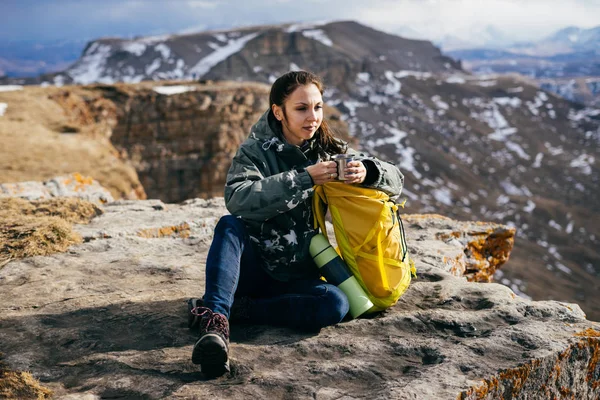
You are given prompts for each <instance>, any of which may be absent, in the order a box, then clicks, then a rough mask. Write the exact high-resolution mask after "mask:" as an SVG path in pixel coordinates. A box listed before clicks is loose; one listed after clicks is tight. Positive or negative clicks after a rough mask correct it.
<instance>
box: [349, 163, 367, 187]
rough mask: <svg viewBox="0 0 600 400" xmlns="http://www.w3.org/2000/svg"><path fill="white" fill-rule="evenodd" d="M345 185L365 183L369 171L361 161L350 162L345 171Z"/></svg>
mask: <svg viewBox="0 0 600 400" xmlns="http://www.w3.org/2000/svg"><path fill="white" fill-rule="evenodd" d="M344 176H345V177H346V179H345V180H344V183H348V184H350V183H363V182H364V181H365V178H366V177H367V169H366V168H365V165H364V164H363V163H362V162H361V161H349V162H348V164H346V169H345V170H344Z"/></svg>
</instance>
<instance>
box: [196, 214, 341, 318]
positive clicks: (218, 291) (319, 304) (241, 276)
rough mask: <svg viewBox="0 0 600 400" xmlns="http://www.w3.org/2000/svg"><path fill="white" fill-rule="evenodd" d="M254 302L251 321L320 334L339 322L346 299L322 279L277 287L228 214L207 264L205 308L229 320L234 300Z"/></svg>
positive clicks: (238, 221) (240, 223)
mask: <svg viewBox="0 0 600 400" xmlns="http://www.w3.org/2000/svg"><path fill="white" fill-rule="evenodd" d="M241 296H246V297H250V298H252V299H253V300H252V302H251V304H252V305H251V307H250V309H249V310H248V311H249V315H248V316H249V318H250V322H254V323H258V324H269V325H281V326H289V327H292V328H298V329H305V330H318V329H320V328H322V327H325V326H328V325H334V324H337V323H338V322H340V321H341V320H342V319H343V318H344V316H345V315H346V313H347V312H348V309H349V304H348V298H347V297H346V295H345V294H344V292H342V291H341V290H340V289H338V288H337V287H336V286H333V285H330V284H328V283H325V282H324V281H322V280H320V279H311V280H300V281H293V282H280V281H278V280H275V279H273V278H272V277H270V276H269V275H268V274H267V273H266V272H265V271H264V270H263V268H262V267H261V264H260V261H259V258H258V257H257V255H256V254H255V251H254V248H253V246H252V244H251V243H250V239H249V236H248V234H247V232H246V226H245V224H244V222H243V221H242V220H241V219H239V218H236V217H234V216H232V215H226V216H224V217H222V218H221V219H220V220H219V222H218V224H217V226H216V227H215V232H214V238H213V241H212V244H211V246H210V250H209V252H208V257H207V260H206V288H205V294H204V297H203V300H204V306H205V307H208V308H210V309H211V310H212V311H214V312H218V313H221V314H223V315H225V316H226V317H227V318H229V313H230V309H231V306H232V304H233V302H234V299H235V297H241Z"/></svg>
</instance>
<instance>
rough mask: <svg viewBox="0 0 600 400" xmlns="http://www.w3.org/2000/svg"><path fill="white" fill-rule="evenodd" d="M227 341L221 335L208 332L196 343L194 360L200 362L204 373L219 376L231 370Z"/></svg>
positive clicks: (195, 362)
mask: <svg viewBox="0 0 600 400" xmlns="http://www.w3.org/2000/svg"><path fill="white" fill-rule="evenodd" d="M227 353H228V348H227V343H225V341H224V340H223V339H222V338H221V336H219V335H217V334H213V333H207V334H206V335H204V336H202V337H201V338H200V339H199V340H198V341H197V342H196V344H195V345H194V350H193V351H192V362H193V363H194V364H200V368H201V370H202V373H204V374H205V375H206V376H208V377H218V376H221V375H223V374H225V373H226V372H229V356H228V354H227Z"/></svg>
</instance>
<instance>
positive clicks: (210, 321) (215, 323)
mask: <svg viewBox="0 0 600 400" xmlns="http://www.w3.org/2000/svg"><path fill="white" fill-rule="evenodd" d="M191 313H192V314H194V315H196V316H198V317H200V332H201V335H202V334H205V333H208V332H216V333H220V334H221V335H224V336H225V338H226V339H229V323H228V322H227V318H225V316H224V315H223V314H220V313H216V312H213V311H212V310H211V309H210V308H206V307H196V308H193V309H192V310H191Z"/></svg>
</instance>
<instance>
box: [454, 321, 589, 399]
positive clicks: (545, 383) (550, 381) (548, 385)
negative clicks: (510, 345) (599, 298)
mask: <svg viewBox="0 0 600 400" xmlns="http://www.w3.org/2000/svg"><path fill="white" fill-rule="evenodd" d="M586 331H587V330H586ZM584 332H585V331H584ZM574 351H576V353H577V356H576V357H575V358H573V357H572V355H573V352H574ZM573 359H576V360H577V361H575V364H573V365H570V364H569V362H571V363H573V362H574V361H573ZM599 363H600V340H598V339H596V338H595V337H587V338H585V339H583V340H580V341H578V342H577V343H574V344H572V345H570V346H568V347H567V348H566V349H565V350H564V351H562V352H560V353H559V354H558V355H557V356H556V357H555V358H552V357H550V358H542V359H535V360H532V361H530V362H527V363H525V364H523V365H520V366H518V367H517V368H510V369H506V370H503V371H500V372H499V373H498V374H497V375H495V376H492V377H490V378H487V379H484V380H483V381H482V383H481V384H480V385H477V386H472V387H470V388H469V389H467V390H465V391H463V392H461V393H460V394H459V395H458V396H457V398H458V399H460V400H466V399H469V400H474V399H496V398H506V397H504V395H505V394H507V392H510V397H509V398H520V395H524V394H523V393H521V392H522V390H523V387H524V385H525V384H526V383H527V382H529V383H528V385H527V386H528V391H529V393H528V394H529V395H532V394H536V395H537V396H539V398H545V399H546V398H547V399H552V398H559V397H557V395H558V394H560V395H561V396H562V397H560V398H575V394H574V393H573V387H569V388H567V387H564V386H560V385H559V382H564V379H565V376H564V375H565V374H567V375H571V376H581V375H580V374H576V373H575V374H574V371H573V368H577V369H580V368H581V369H583V368H585V370H586V375H585V382H577V383H578V384H583V385H585V384H586V383H587V385H588V387H589V388H591V389H592V390H594V391H595V390H598V389H599V388H600V370H599ZM548 367H551V368H548ZM544 370H546V371H548V370H549V372H548V374H547V376H546V377H545V378H542V379H540V377H539V371H544ZM533 372H537V374H536V376H537V378H536V381H535V382H531V379H530V377H531V376H532V373H533ZM528 380H529V381H528ZM538 381H539V382H538ZM536 398H537V397H536Z"/></svg>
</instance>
